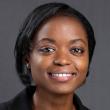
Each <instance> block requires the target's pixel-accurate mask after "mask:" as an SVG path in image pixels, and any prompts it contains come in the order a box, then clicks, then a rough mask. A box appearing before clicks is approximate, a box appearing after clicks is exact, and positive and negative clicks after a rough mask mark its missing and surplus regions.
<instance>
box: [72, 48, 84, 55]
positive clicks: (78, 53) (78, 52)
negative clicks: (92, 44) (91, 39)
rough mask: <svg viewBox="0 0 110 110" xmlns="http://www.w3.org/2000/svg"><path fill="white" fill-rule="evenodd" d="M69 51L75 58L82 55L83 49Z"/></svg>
mask: <svg viewBox="0 0 110 110" xmlns="http://www.w3.org/2000/svg"><path fill="white" fill-rule="evenodd" d="M70 51H71V53H72V54H73V55H76V56H79V55H82V54H83V53H84V49H83V48H72V49H70Z"/></svg>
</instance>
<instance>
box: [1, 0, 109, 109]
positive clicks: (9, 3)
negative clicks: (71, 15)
mask: <svg viewBox="0 0 110 110" xmlns="http://www.w3.org/2000/svg"><path fill="white" fill-rule="evenodd" d="M53 1H59V2H66V3H68V4H70V5H71V6H73V7H74V8H76V9H77V10H79V11H80V12H82V13H83V14H84V15H85V16H86V17H87V18H88V19H89V21H90V22H91V23H92V25H93V27H94V30H95V36H96V41H97V45H96V50H95V54H94V58H93V61H92V64H91V68H90V76H89V77H88V79H87V83H86V85H85V86H83V87H81V88H80V89H79V90H78V94H79V95H80V97H81V98H82V100H83V102H84V104H85V105H87V106H88V107H90V108H91V110H110V107H109V105H110V95H109V93H110V86H109V85H110V81H109V79H110V59H109V58H110V50H109V49H110V44H109V42H110V0H53ZM47 2H52V0H0V102H3V101H6V100H9V99H11V98H12V97H14V96H15V95H16V94H17V93H18V92H20V91H21V90H22V89H23V88H24V86H23V85H22V84H21V82H20V80H19V78H18V76H17V74H16V70H15V66H14V55H13V49H14V44H15V39H16V37H17V33H18V30H19V26H20V24H21V23H22V21H23V20H24V18H25V17H26V16H27V14H28V13H29V12H30V11H31V10H32V9H34V8H35V7H36V6H38V5H39V4H43V3H47Z"/></svg>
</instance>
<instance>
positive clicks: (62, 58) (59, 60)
mask: <svg viewBox="0 0 110 110" xmlns="http://www.w3.org/2000/svg"><path fill="white" fill-rule="evenodd" d="M71 62H72V59H71V57H70V56H69V55H68V54H67V53H66V52H60V53H58V54H57V55H56V57H55V58H54V61H53V63H54V64H55V65H58V66H66V65H70V64H71Z"/></svg>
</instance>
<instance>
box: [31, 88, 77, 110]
mask: <svg viewBox="0 0 110 110" xmlns="http://www.w3.org/2000/svg"><path fill="white" fill-rule="evenodd" d="M33 110H76V109H75V106H74V105H73V93H71V94H63V95H62V94H53V93H49V92H46V91H44V90H36V91H35V93H34V96H33Z"/></svg>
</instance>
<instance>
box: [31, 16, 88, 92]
mask: <svg viewBox="0 0 110 110" xmlns="http://www.w3.org/2000/svg"><path fill="white" fill-rule="evenodd" d="M33 45H34V47H33V50H32V52H31V53H30V57H29V65H30V68H31V73H32V77H33V80H34V82H35V83H36V85H37V88H38V89H39V90H43V91H48V92H51V93H57V94H67V93H73V92H74V91H75V90H76V89H77V88H78V87H79V86H80V85H81V84H82V83H83V82H84V81H85V79H86V74H87V71H88V64H89V56H88V41H87V34H86V32H85V30H84V28H83V26H82V25H81V24H80V22H79V21H78V20H76V19H75V18H72V17H64V16H60V17H53V18H51V19H50V20H49V21H48V22H47V23H45V24H44V25H43V26H42V27H41V28H40V30H39V31H38V32H37V33H36V34H35V39H34V43H33Z"/></svg>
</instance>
